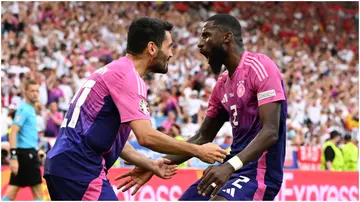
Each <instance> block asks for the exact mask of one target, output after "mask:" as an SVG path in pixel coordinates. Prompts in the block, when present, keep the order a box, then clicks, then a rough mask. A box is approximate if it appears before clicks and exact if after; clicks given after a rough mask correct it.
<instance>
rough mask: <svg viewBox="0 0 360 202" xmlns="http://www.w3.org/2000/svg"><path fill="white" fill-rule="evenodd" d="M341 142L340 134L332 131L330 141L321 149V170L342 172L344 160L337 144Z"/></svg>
mask: <svg viewBox="0 0 360 202" xmlns="http://www.w3.org/2000/svg"><path fill="white" fill-rule="evenodd" d="M340 140H341V134H340V133H339V132H337V131H333V132H331V134H330V139H329V140H328V141H326V142H325V145H324V147H323V154H322V162H321V169H322V170H328V171H343V170H344V158H343V154H342V152H341V150H340V149H339V148H338V144H339V142H340Z"/></svg>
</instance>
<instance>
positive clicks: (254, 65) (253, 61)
mask: <svg viewBox="0 0 360 202" xmlns="http://www.w3.org/2000/svg"><path fill="white" fill-rule="evenodd" d="M244 65H246V66H248V67H249V72H250V73H253V74H256V75H260V76H261V77H264V78H265V77H267V76H268V75H269V74H273V73H279V72H280V70H279V68H278V66H277V65H276V63H275V62H274V61H273V60H272V59H271V58H270V57H268V56H267V55H264V54H261V53H252V52H247V54H246V56H245V59H244Z"/></svg>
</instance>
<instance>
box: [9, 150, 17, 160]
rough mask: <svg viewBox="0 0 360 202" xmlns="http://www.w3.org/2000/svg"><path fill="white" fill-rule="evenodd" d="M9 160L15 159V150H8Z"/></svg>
mask: <svg viewBox="0 0 360 202" xmlns="http://www.w3.org/2000/svg"><path fill="white" fill-rule="evenodd" d="M10 159H17V150H16V149H10Z"/></svg>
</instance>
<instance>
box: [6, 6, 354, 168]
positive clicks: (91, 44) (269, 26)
mask: <svg viewBox="0 0 360 202" xmlns="http://www.w3.org/2000/svg"><path fill="white" fill-rule="evenodd" d="M357 6H358V4H357V2H353V3H347V4H342V3H337V4H330V3H322V2H313V3H312V2H297V3H296V4H294V3H291V2H280V3H275V2H250V3H249V2H220V3H219V2H194V3H191V2H190V3H170V2H162V3H161V2H137V3H135V2H108V3H100V2H51V3H49V2H3V3H2V8H1V9H2V10H1V15H2V18H1V20H2V21H1V34H2V35H1V47H2V49H1V56H2V57H1V98H2V100H1V101H2V103H1V104H2V105H1V106H2V109H1V110H2V112H1V128H2V131H1V136H2V152H3V154H6V151H8V150H9V145H8V144H7V134H8V133H9V130H8V129H9V126H10V125H11V123H12V119H13V117H14V112H15V110H16V108H17V106H18V105H19V103H20V102H21V100H22V93H23V92H22V90H23V85H24V81H25V80H28V79H34V80H36V81H37V82H38V83H39V84H40V98H39V102H40V107H38V108H37V114H38V115H37V118H38V132H39V137H40V138H39V147H40V148H42V149H43V150H45V151H47V150H48V149H49V147H50V146H49V141H48V139H47V138H54V137H56V136H57V134H58V132H59V128H60V125H61V123H62V119H63V117H64V115H65V112H66V110H67V109H68V107H69V104H70V102H71V99H72V97H73V95H74V93H75V92H76V91H77V90H78V89H79V88H80V87H81V86H82V84H83V83H84V82H85V80H86V78H87V77H88V76H89V75H90V74H91V73H92V72H94V71H95V70H96V69H97V68H100V67H102V66H104V65H106V64H108V63H109V62H111V61H112V60H114V59H117V58H119V57H121V56H123V55H124V54H125V51H126V35H127V28H128V26H129V25H130V23H131V21H132V20H134V19H135V18H136V17H137V16H150V17H157V18H161V19H166V20H168V21H170V22H172V23H173V24H174V30H173V32H172V34H173V40H174V42H175V44H176V45H175V47H174V50H173V53H174V57H173V58H172V59H171V61H170V63H169V72H168V74H165V75H162V74H155V75H150V74H149V75H147V76H146V78H145V81H146V82H147V84H148V86H149V91H148V101H149V103H150V111H151V113H152V117H153V125H154V127H155V128H158V130H161V131H163V132H165V133H167V134H168V135H170V136H172V137H174V138H178V139H184V140H187V139H188V138H189V137H191V136H192V135H194V134H195V132H196V131H197V130H198V128H199V125H200V123H201V122H202V120H203V118H204V115H205V110H206V109H207V101H208V98H209V95H210V94H211V92H212V89H213V87H214V85H215V84H216V79H217V76H216V75H214V74H212V73H211V72H210V70H209V66H208V64H207V61H206V59H205V58H204V57H203V56H202V55H201V54H200V53H199V51H198V48H197V43H198V41H199V37H200V33H201V30H200V28H201V26H202V23H203V22H204V20H205V19H206V18H208V17H209V16H211V15H213V14H215V13H218V12H228V13H230V14H232V15H234V16H236V17H237V18H238V19H239V21H240V23H241V25H242V28H243V41H244V44H245V48H246V50H248V51H252V52H259V53H262V54H265V55H268V56H269V57H270V58H271V59H273V60H274V61H275V62H276V63H277V65H278V67H279V68H280V69H281V72H282V75H283V78H284V81H285V88H286V90H287V99H288V120H287V126H288V127H287V128H288V133H287V139H288V145H289V146H300V145H313V146H315V145H318V146H322V145H323V144H324V142H325V141H326V140H327V139H328V138H329V137H330V133H331V132H332V131H337V132H339V133H340V134H342V135H343V136H344V135H345V134H350V135H351V136H352V138H353V141H354V142H355V143H356V144H357V141H358V134H359V131H358V127H359V105H358V100H359V94H358V93H359V77H358V71H359V61H358V57H359V55H358V52H359V47H358V40H359V39H358V35H359V33H358V17H359V16H358V8H357ZM354 8H356V9H355V10H356V12H354ZM231 130H232V127H231V125H230V124H229V123H226V124H225V125H224V126H223V128H222V129H221V131H220V132H219V134H218V136H217V138H216V139H215V142H216V143H218V144H220V145H223V147H229V145H230V144H231V141H232V135H231V133H232V132H231ZM131 138H132V139H133V138H135V137H134V136H132V137H131ZM2 157H3V159H2V163H6V155H2Z"/></svg>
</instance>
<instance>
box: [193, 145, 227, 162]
mask: <svg viewBox="0 0 360 202" xmlns="http://www.w3.org/2000/svg"><path fill="white" fill-rule="evenodd" d="M226 154H227V152H226V150H223V149H221V148H220V146H219V145H217V144H213V143H207V144H203V145H201V146H200V151H199V156H198V157H199V159H200V160H201V161H203V162H205V163H210V164H213V163H215V162H219V163H222V162H223V159H224V158H225V157H226Z"/></svg>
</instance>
